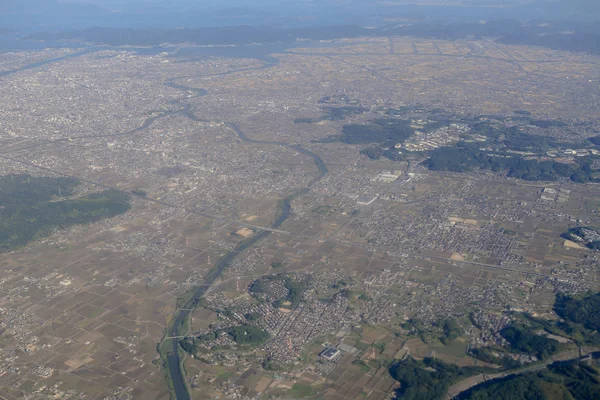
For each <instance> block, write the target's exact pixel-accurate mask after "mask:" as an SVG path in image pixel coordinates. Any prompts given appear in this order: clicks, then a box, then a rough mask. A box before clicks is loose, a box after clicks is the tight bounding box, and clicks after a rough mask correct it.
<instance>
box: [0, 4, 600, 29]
mask: <svg viewBox="0 0 600 400" xmlns="http://www.w3.org/2000/svg"><path fill="white" fill-rule="evenodd" d="M440 6H441V7H440ZM490 6H494V8H489V7H490ZM498 6H502V7H501V8H496V7H498ZM232 9H235V12H233V11H232ZM388 17H391V18H406V19H409V20H419V19H421V20H422V19H433V20H438V19H454V20H462V21H464V20H480V19H499V18H500V19H501V18H513V19H521V20H529V19H537V18H544V19H564V18H567V19H588V20H590V19H591V20H598V21H600V0H251V1H249V0H0V27H2V26H5V27H9V28H12V29H16V30H23V29H30V30H56V29H79V28H86V27H90V26H107V27H136V28H139V27H159V28H174V27H181V26H185V27H197V26H222V25H277V26H284V25H285V26H298V25H310V24H312V25H336V24H359V25H366V26H373V25H379V24H383V23H385V21H386V20H389V18H388Z"/></svg>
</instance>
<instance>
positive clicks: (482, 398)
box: [458, 361, 600, 400]
mask: <svg viewBox="0 0 600 400" xmlns="http://www.w3.org/2000/svg"><path fill="white" fill-rule="evenodd" d="M458 399H460V400H508V399H511V400H521V399H523V400H530V399H531V400H544V399H574V400H589V399H600V374H599V371H598V368H597V367H595V366H592V365H587V364H585V363H584V362H579V361H567V362H557V363H554V364H550V365H549V366H548V368H546V369H543V370H541V371H539V372H530V373H525V374H523V375H510V376H508V377H506V378H502V379H496V380H492V381H489V382H486V383H483V384H481V385H478V386H475V387H473V388H471V389H469V390H467V391H465V392H463V393H461V394H460V395H459V396H458Z"/></svg>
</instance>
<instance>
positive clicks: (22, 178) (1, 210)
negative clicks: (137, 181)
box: [0, 175, 131, 252]
mask: <svg viewBox="0 0 600 400" xmlns="http://www.w3.org/2000/svg"><path fill="white" fill-rule="evenodd" d="M78 185H79V181H77V180H76V179H72V178H49V177H32V176H29V175H8V176H3V177H0V252H3V251H10V250H14V249H16V248H18V247H21V246H24V245H26V244H27V243H29V242H31V241H32V240H36V239H39V238H42V237H45V236H48V235H50V234H51V233H52V232H53V231H54V230H55V229H62V228H67V227H70V226H73V225H81V224H88V223H91V222H95V221H100V220H102V219H105V218H111V217H114V216H116V215H119V214H122V213H125V212H126V211H128V210H129V209H130V208H131V205H130V204H129V196H128V195H127V194H125V193H123V192H119V191H116V190H106V191H103V192H99V193H92V194H89V195H86V196H79V197H74V196H73V193H74V189H75V188H76V187H77V186H78Z"/></svg>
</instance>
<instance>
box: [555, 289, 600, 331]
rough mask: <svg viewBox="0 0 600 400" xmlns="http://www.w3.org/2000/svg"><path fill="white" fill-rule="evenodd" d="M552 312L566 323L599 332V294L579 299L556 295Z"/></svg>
mask: <svg viewBox="0 0 600 400" xmlns="http://www.w3.org/2000/svg"><path fill="white" fill-rule="evenodd" d="M554 312H556V314H558V316H560V317H561V318H562V319H564V320H565V321H566V322H571V323H575V324H581V325H583V326H584V327H585V328H586V329H590V330H593V331H596V332H598V331H600V293H596V294H590V295H587V296H585V297H580V298H577V297H572V296H567V295H563V294H558V295H557V296H556V301H555V302H554Z"/></svg>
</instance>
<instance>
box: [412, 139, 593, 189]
mask: <svg viewBox="0 0 600 400" xmlns="http://www.w3.org/2000/svg"><path fill="white" fill-rule="evenodd" d="M423 165H424V166H426V167H427V168H428V169H430V170H432V171H452V172H467V171H471V170H473V168H481V169H489V170H492V171H496V172H500V171H507V172H508V176H510V177H513V178H518V179H523V180H527V181H540V180H542V181H554V180H556V179H558V178H570V179H571V180H572V181H574V182H578V183H586V182H600V173H599V171H598V170H594V169H593V168H592V166H591V165H592V160H591V158H590V157H582V158H581V159H580V160H579V163H578V164H564V163H559V162H555V161H551V160H547V161H537V160H532V159H524V158H523V157H521V156H518V155H509V154H505V153H497V152H491V151H483V150H480V149H479V145H476V144H471V143H465V142H460V143H458V145H457V146H456V147H441V148H439V149H436V150H434V151H432V152H431V154H430V156H429V158H428V159H427V160H425V161H424V162H423Z"/></svg>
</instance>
